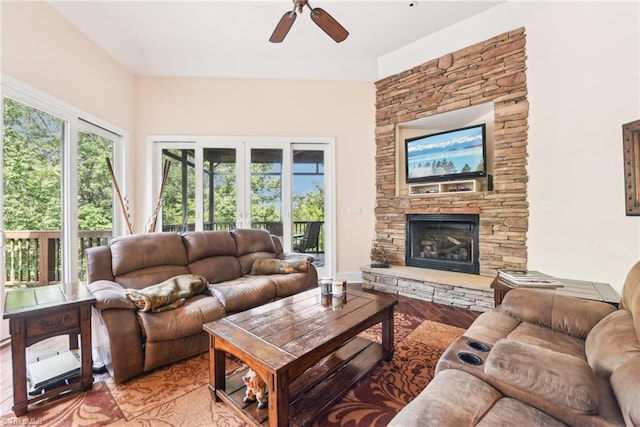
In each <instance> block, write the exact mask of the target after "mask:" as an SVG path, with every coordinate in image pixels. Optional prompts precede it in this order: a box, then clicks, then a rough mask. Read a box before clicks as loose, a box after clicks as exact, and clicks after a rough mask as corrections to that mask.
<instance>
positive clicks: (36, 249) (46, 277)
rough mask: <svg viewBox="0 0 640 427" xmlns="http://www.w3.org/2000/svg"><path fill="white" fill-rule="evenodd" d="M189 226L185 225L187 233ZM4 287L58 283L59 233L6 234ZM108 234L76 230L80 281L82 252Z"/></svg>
mask: <svg viewBox="0 0 640 427" xmlns="http://www.w3.org/2000/svg"><path fill="white" fill-rule="evenodd" d="M307 224H308V222H307V221H295V222H294V223H293V230H292V231H293V235H300V234H304V232H305V229H306V227H307ZM190 226H192V224H188V225H187V230H192V229H194V228H189V227H190ZM252 226H253V227H254V228H263V229H265V230H268V231H269V232H270V233H271V234H275V235H277V236H281V235H282V223H281V222H273V221H272V222H269V221H263V222H255V223H253V224H252ZM234 227H235V223H232V222H216V223H209V224H205V227H204V228H205V229H206V230H231V229H233V228H234ZM163 229H164V230H165V231H176V232H182V231H185V230H184V227H183V226H181V225H170V226H164V227H163ZM5 235H6V245H5V246H6V247H5V285H6V286H7V287H12V286H21V285H29V286H33V285H37V286H42V285H48V284H52V283H59V282H60V281H61V280H62V244H61V233H60V231H6V232H5ZM111 235H112V232H111V231H80V232H79V233H78V239H79V241H78V261H79V275H80V279H81V280H83V278H86V272H87V266H86V259H85V256H84V251H85V250H86V249H87V248H91V247H94V246H102V245H106V244H108V242H109V238H110V237H111ZM317 253H324V224H323V226H322V227H321V229H320V237H319V239H318V249H317Z"/></svg>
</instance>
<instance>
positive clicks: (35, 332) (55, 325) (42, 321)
mask: <svg viewBox="0 0 640 427" xmlns="http://www.w3.org/2000/svg"><path fill="white" fill-rule="evenodd" d="M79 328H80V310H79V309H78V308H73V309H68V310H63V311H58V312H55V313H49V314H44V315H42V316H36V317H30V318H28V319H27V340H29V339H30V338H35V337H40V336H43V335H49V336H55V335H58V334H62V333H65V332H66V331H69V330H78V331H79Z"/></svg>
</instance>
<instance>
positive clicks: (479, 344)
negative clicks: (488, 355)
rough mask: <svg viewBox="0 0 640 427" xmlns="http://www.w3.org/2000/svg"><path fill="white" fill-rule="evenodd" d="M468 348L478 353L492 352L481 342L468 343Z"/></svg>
mask: <svg viewBox="0 0 640 427" xmlns="http://www.w3.org/2000/svg"><path fill="white" fill-rule="evenodd" d="M467 346H468V347H469V348H472V349H474V350H477V351H482V352H487V351H489V350H491V347H489V346H488V345H487V344H485V343H483V342H479V341H467Z"/></svg>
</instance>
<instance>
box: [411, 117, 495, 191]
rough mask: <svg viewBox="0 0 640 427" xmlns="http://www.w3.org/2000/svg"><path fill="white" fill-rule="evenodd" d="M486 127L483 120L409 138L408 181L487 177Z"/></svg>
mask: <svg viewBox="0 0 640 427" xmlns="http://www.w3.org/2000/svg"><path fill="white" fill-rule="evenodd" d="M485 128H486V126H485V124H484V123H483V124H479V125H473V126H468V127H464V128H459V129H453V130H448V131H445V132H438V133H433V134H430V135H423V136H417V137H414V138H407V139H405V165H406V172H407V183H414V182H433V181H453V180H457V179H468V178H474V177H481V176H485V175H486V173H487V165H486V149H487V142H486V130H485Z"/></svg>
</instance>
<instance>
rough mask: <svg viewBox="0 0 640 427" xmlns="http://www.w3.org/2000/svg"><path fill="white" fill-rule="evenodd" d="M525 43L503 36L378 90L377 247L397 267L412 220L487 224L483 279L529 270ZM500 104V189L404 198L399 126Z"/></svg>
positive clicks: (514, 34) (496, 178)
mask: <svg viewBox="0 0 640 427" xmlns="http://www.w3.org/2000/svg"><path fill="white" fill-rule="evenodd" d="M525 43H526V36H525V31H524V28H519V29H516V30H514V31H511V32H508V33H504V34H500V35H498V36H496V37H493V38H491V39H489V40H485V41H483V42H480V43H477V44H475V45H472V46H469V47H467V48H464V49H461V50H459V51H456V52H453V53H449V54H447V55H444V56H442V57H440V58H437V59H433V60H431V61H428V62H426V63H424V64H422V65H419V66H416V67H414V68H412V69H410V70H406V71H404V72H401V73H399V74H396V75H393V76H390V77H387V78H385V79H382V80H380V81H378V82H376V212H375V214H376V225H375V231H376V240H377V242H378V243H380V244H381V245H382V246H383V247H384V249H385V250H386V251H387V253H388V254H389V260H390V262H391V263H392V264H395V265H404V264H405V236H406V230H405V227H406V215H408V214H441V213H475V214H479V216H480V230H479V246H480V254H479V261H480V274H481V275H484V276H493V275H495V274H496V270H497V269H502V268H507V269H526V265H527V247H526V234H527V230H528V220H529V206H528V202H527V179H528V178H527V170H526V165H527V129H528V124H527V119H528V112H529V104H528V101H527V86H526V54H525ZM487 103H493V111H494V124H493V128H494V135H493V140H494V147H493V164H492V165H491V167H490V168H489V170H491V171H492V173H493V189H492V190H491V191H488V189H487V186H486V183H484V184H483V185H481V191H477V192H473V193H464V192H456V193H451V194H439V195H433V194H422V195H411V196H409V195H408V194H407V192H406V191H404V192H402V191H398V188H397V186H398V184H399V183H398V182H397V174H396V165H397V164H398V163H397V162H396V131H397V130H398V125H400V124H402V123H404V122H408V121H411V120H415V119H420V118H424V117H429V116H434V115H437V114H441V113H444V112H449V111H453V110H458V109H461V108H465V107H472V106H476V105H481V104H487Z"/></svg>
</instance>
